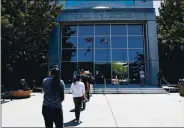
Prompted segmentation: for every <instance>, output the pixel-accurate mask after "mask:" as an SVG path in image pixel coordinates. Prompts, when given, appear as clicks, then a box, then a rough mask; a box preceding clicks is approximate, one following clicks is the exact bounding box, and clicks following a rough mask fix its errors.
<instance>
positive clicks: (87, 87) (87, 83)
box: [80, 69, 89, 110]
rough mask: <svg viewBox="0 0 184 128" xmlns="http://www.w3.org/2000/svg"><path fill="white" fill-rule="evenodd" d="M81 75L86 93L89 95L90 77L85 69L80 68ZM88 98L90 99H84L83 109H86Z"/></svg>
mask: <svg viewBox="0 0 184 128" xmlns="http://www.w3.org/2000/svg"><path fill="white" fill-rule="evenodd" d="M80 76H81V81H82V82H83V83H84V85H85V93H86V95H87V94H88V92H89V77H88V76H87V75H86V74H85V72H84V70H83V69H81V70H80ZM87 100H89V99H86V100H84V99H83V102H82V110H85V109H86V101H87Z"/></svg>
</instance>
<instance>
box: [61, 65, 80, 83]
mask: <svg viewBox="0 0 184 128" xmlns="http://www.w3.org/2000/svg"><path fill="white" fill-rule="evenodd" d="M74 71H77V63H76V62H62V63H61V78H62V79H63V81H64V82H65V84H71V83H72V80H73V76H74Z"/></svg>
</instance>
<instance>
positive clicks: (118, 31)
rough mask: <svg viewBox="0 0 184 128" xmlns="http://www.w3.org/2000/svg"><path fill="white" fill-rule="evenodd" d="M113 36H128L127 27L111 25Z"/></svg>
mask: <svg viewBox="0 0 184 128" xmlns="http://www.w3.org/2000/svg"><path fill="white" fill-rule="evenodd" d="M111 35H127V30H126V25H111Z"/></svg>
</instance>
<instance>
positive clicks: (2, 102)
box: [1, 101, 10, 104]
mask: <svg viewBox="0 0 184 128" xmlns="http://www.w3.org/2000/svg"><path fill="white" fill-rule="evenodd" d="M8 102H10V101H1V104H5V103H8Z"/></svg>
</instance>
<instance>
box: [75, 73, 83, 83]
mask: <svg viewBox="0 0 184 128" xmlns="http://www.w3.org/2000/svg"><path fill="white" fill-rule="evenodd" d="M80 78H81V77H80V75H78V74H77V75H76V76H75V78H74V81H73V82H74V84H76V82H77V81H79V80H80Z"/></svg>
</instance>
